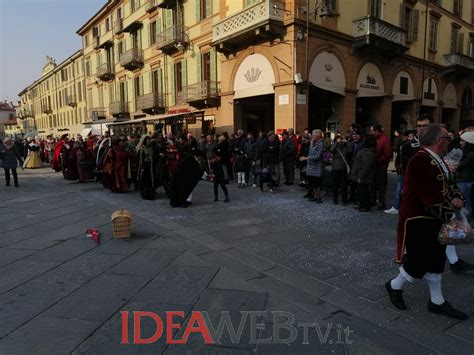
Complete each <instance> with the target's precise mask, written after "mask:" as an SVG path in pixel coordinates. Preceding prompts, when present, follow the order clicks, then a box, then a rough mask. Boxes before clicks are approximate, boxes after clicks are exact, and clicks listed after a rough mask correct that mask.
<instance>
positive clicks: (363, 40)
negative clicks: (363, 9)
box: [353, 16, 408, 56]
mask: <svg viewBox="0 0 474 355" xmlns="http://www.w3.org/2000/svg"><path fill="white" fill-rule="evenodd" d="M353 35H354V48H356V49H369V51H370V50H373V51H375V52H379V53H380V52H382V53H383V54H386V55H393V56H396V55H399V54H402V53H403V52H405V51H406V50H408V46H407V31H405V30H404V29H402V28H400V27H397V26H395V25H392V24H391V23H388V22H385V21H383V20H381V19H379V18H376V17H372V16H364V17H360V18H357V19H355V20H354V21H353Z"/></svg>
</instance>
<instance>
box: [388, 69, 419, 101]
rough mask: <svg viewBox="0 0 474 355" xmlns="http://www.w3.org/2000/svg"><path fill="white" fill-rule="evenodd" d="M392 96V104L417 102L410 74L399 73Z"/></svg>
mask: <svg viewBox="0 0 474 355" xmlns="http://www.w3.org/2000/svg"><path fill="white" fill-rule="evenodd" d="M392 95H393V100H392V102H396V101H412V100H415V90H414V88H413V80H411V76H410V74H408V73H407V72H405V71H401V72H399V73H398V75H397V77H396V78H395V80H394V82H393V87H392Z"/></svg>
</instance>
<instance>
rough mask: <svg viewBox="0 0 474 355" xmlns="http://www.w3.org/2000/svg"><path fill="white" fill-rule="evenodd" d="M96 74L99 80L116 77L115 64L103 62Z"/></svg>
mask: <svg viewBox="0 0 474 355" xmlns="http://www.w3.org/2000/svg"><path fill="white" fill-rule="evenodd" d="M96 76H97V78H98V79H99V80H102V81H110V80H113V79H114V77H115V70H114V66H113V65H112V64H109V63H103V64H101V65H99V66H98V67H97V71H96Z"/></svg>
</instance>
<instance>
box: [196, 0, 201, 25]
mask: <svg viewBox="0 0 474 355" xmlns="http://www.w3.org/2000/svg"><path fill="white" fill-rule="evenodd" d="M199 21H201V1H196V22H199Z"/></svg>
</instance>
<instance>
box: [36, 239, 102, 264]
mask: <svg viewBox="0 0 474 355" xmlns="http://www.w3.org/2000/svg"><path fill="white" fill-rule="evenodd" d="M96 247H97V244H96V243H95V242H94V241H93V240H92V239H90V238H84V239H71V240H66V241H64V242H62V243H59V244H56V245H54V246H52V247H51V248H48V249H45V250H41V251H38V252H37V253H35V254H33V255H31V256H30V257H29V259H31V260H42V261H47V260H49V261H63V262H64V261H66V260H69V259H73V258H75V257H77V256H79V255H81V254H84V253H86V252H88V251H89V250H92V249H94V248H96Z"/></svg>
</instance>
